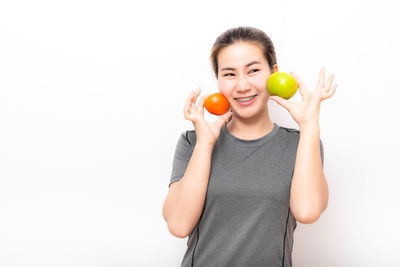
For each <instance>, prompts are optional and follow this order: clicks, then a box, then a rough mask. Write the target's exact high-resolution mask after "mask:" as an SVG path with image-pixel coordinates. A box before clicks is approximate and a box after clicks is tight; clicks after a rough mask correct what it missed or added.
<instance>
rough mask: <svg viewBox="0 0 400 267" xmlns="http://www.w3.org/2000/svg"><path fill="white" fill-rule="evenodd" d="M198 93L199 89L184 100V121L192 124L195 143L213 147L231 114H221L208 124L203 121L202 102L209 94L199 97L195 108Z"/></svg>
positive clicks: (229, 112)
mask: <svg viewBox="0 0 400 267" xmlns="http://www.w3.org/2000/svg"><path fill="white" fill-rule="evenodd" d="M200 92H201V89H200V87H199V88H198V89H197V90H196V91H192V93H191V94H190V95H189V97H188V98H187V99H186V103H185V108H184V110H183V115H184V117H185V119H186V120H190V121H192V123H193V126H194V129H195V131H196V137H197V141H196V142H198V143H201V142H204V143H207V144H212V145H214V144H215V142H216V141H217V139H218V136H219V134H220V132H221V128H222V126H223V125H224V123H225V122H226V121H227V120H228V119H229V117H230V116H231V115H232V112H231V111H227V112H226V113H224V114H222V115H221V116H220V117H219V118H218V119H217V120H216V121H215V122H212V123H208V122H207V121H206V120H205V119H204V101H205V100H206V98H207V97H208V96H210V94H208V95H205V96H203V97H201V98H200V101H199V103H198V104H197V106H196V99H197V97H198V96H199V95H200Z"/></svg>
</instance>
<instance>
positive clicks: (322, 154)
mask: <svg viewBox="0 0 400 267" xmlns="http://www.w3.org/2000/svg"><path fill="white" fill-rule="evenodd" d="M319 146H320V151H321V161H322V169H324V145H323V144H322V140H321V138H320V139H319Z"/></svg>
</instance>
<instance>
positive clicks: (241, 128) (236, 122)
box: [226, 113, 274, 140]
mask: <svg viewBox="0 0 400 267" xmlns="http://www.w3.org/2000/svg"><path fill="white" fill-rule="evenodd" d="M273 128H274V123H273V122H272V121H271V119H270V118H269V114H268V113H264V114H262V116H259V117H258V118H257V116H255V117H253V118H250V119H242V118H239V117H235V116H233V115H232V120H231V121H230V122H229V123H228V124H227V125H226V129H227V130H228V131H229V133H231V134H232V135H233V136H235V137H237V138H240V139H245V140H253V139H258V138H260V137H263V136H265V135H266V134H268V133H269V132H271V131H272V129H273Z"/></svg>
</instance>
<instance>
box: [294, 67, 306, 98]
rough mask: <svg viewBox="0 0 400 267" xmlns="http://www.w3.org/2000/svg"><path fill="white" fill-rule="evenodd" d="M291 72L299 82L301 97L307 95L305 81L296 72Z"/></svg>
mask: <svg viewBox="0 0 400 267" xmlns="http://www.w3.org/2000/svg"><path fill="white" fill-rule="evenodd" d="M290 73H291V74H292V76H293V77H294V78H295V79H296V81H297V84H298V87H299V92H300V95H301V97H304V96H305V95H306V93H307V92H306V91H307V90H306V88H305V85H304V83H303V81H302V80H301V79H300V77H299V76H297V75H296V74H294V73H293V72H290Z"/></svg>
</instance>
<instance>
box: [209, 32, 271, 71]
mask: <svg viewBox="0 0 400 267" xmlns="http://www.w3.org/2000/svg"><path fill="white" fill-rule="evenodd" d="M237 42H254V43H257V44H259V45H261V46H262V49H263V54H264V57H265V58H266V59H267V62H268V65H269V68H270V70H271V72H272V71H273V70H274V65H275V64H277V62H276V55H275V48H274V45H273V43H272V41H271V39H270V38H269V37H268V35H267V34H265V33H264V32H263V31H261V30H259V29H257V28H254V27H237V28H231V29H229V30H227V31H225V32H223V33H222V34H221V35H220V36H218V38H217V39H216V40H215V42H214V45H213V47H212V50H211V55H210V60H211V65H212V68H213V71H214V74H215V77H216V78H218V59H217V57H218V53H219V51H220V50H221V49H222V48H224V47H227V46H229V45H231V44H234V43H237Z"/></svg>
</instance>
